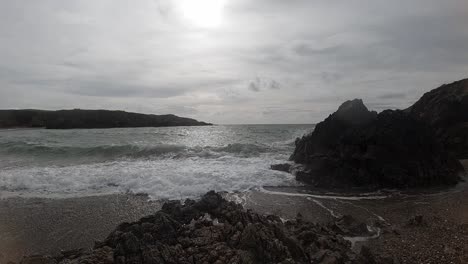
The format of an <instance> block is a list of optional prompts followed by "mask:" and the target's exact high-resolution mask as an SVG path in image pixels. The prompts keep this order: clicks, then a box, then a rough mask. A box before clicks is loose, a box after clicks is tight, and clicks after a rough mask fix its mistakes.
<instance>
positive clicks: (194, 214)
mask: <svg viewBox="0 0 468 264" xmlns="http://www.w3.org/2000/svg"><path fill="white" fill-rule="evenodd" d="M27 260H28V261H29V262H23V263H38V264H42V263H44V264H52V263H56V262H57V261H56V260H55V259H53V258H49V257H35V258H28V259H27ZM31 260H34V261H36V262H31ZM357 260H360V261H364V262H356V261H357ZM38 261H39V262H38ZM58 262H59V263H62V264H65V263H67V264H68V263H88V264H94V263H109V264H110V263H184V264H185V263H186V264H193V263H284V264H286V263H366V257H365V256H358V255H356V254H355V253H354V252H353V251H352V250H351V249H350V243H349V242H348V241H345V240H344V239H343V237H342V236H340V235H337V234H336V233H335V232H333V231H332V230H330V229H329V228H326V227H325V226H321V225H317V224H313V223H309V222H306V221H296V220H292V221H288V222H286V223H283V222H282V221H281V220H280V219H279V218H278V217H275V216H263V215H259V214H256V213H254V212H252V211H250V210H248V211H245V210H244V209H242V207H241V206H240V205H237V204H235V203H233V202H227V201H226V200H224V199H223V198H222V197H221V196H220V195H219V194H217V193H215V192H209V193H207V194H206V195H205V196H203V198H202V199H200V200H199V201H193V200H187V201H185V203H184V204H183V205H182V204H181V203H180V202H168V203H166V204H165V205H164V206H163V209H162V210H161V211H159V212H157V213H156V214H154V215H151V216H147V217H144V218H142V219H140V221H138V222H135V223H124V224H121V225H119V226H118V227H117V228H116V230H115V231H113V232H112V233H111V234H110V235H109V236H108V238H107V239H106V240H105V241H103V242H101V243H97V244H96V247H95V248H94V249H93V250H92V251H91V252H83V251H79V250H77V251H70V252H68V253H66V254H63V255H62V256H61V258H60V259H58Z"/></svg>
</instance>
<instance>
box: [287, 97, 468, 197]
mask: <svg viewBox="0 0 468 264" xmlns="http://www.w3.org/2000/svg"><path fill="white" fill-rule="evenodd" d="M291 160H293V161H295V162H296V163H300V164H303V165H304V169H303V170H301V171H298V172H296V178H297V179H298V180H301V181H304V182H307V183H310V184H313V185H316V186H320V187H346V188H347V187H367V188H369V187H371V188H380V187H391V188H406V187H423V186H434V185H447V184H455V183H457V182H458V181H459V179H460V174H461V173H463V171H464V170H463V167H462V166H461V164H460V163H459V162H458V161H457V160H455V159H454V158H452V157H451V156H450V155H449V154H448V153H447V152H446V151H445V150H444V148H443V147H442V145H441V144H439V142H438V141H437V140H436V136H435V134H434V132H433V130H432V129H431V127H429V125H427V124H426V123H425V122H423V121H420V120H417V119H415V118H413V116H411V115H409V114H407V113H405V112H403V111H392V110H386V111H383V112H382V113H380V114H377V113H375V112H371V111H369V110H367V108H366V107H365V106H364V104H363V102H362V100H357V99H356V100H353V101H347V102H345V103H344V104H343V105H342V106H340V108H339V109H338V111H336V112H335V113H333V114H332V115H330V116H329V117H328V118H327V119H325V120H324V121H323V122H321V123H319V124H317V126H316V127H315V130H314V131H313V132H312V133H311V134H309V135H306V136H304V137H303V138H301V139H298V140H296V149H295V151H294V153H293V154H292V156H291Z"/></svg>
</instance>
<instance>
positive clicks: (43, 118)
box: [0, 109, 212, 129]
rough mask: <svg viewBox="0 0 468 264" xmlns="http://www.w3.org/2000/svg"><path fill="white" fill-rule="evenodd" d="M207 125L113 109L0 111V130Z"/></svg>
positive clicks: (189, 119) (179, 118)
mask: <svg viewBox="0 0 468 264" xmlns="http://www.w3.org/2000/svg"><path fill="white" fill-rule="evenodd" d="M209 125H212V124H210V123H206V122H200V121H197V120H195V119H191V118H186V117H179V116H176V115H172V114H168V115H148V114H139V113H131V112H125V111H111V110H83V109H73V110H58V111H48V110H36V109H22V110H0V128H18V127H23V128H33V127H38V128H39V127H43V128H47V129H73V128H119V127H170V126H209Z"/></svg>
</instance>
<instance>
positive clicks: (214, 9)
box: [179, 0, 225, 28]
mask: <svg viewBox="0 0 468 264" xmlns="http://www.w3.org/2000/svg"><path fill="white" fill-rule="evenodd" d="M179 1H180V7H181V11H182V16H183V17H184V19H185V20H186V22H187V23H189V24H190V25H192V26H195V27H202V28H216V27H219V26H220V25H221V24H222V20H223V9H224V5H225V0H179Z"/></svg>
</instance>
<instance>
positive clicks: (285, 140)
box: [0, 125, 313, 199]
mask: <svg viewBox="0 0 468 264" xmlns="http://www.w3.org/2000/svg"><path fill="white" fill-rule="evenodd" d="M312 129H313V125H229V126H208V127H162V128H124V129H73V130H45V129H24V130H2V131H0V168H1V170H0V196H7V195H8V196H27V197H31V196H33V197H35V196H40V197H54V198H57V197H59V198H60V197H81V196H89V195H99V194H110V193H146V194H148V195H150V197H152V198H153V199H161V198H171V199H182V198H187V197H197V196H199V195H201V194H203V193H205V192H206V191H207V190H217V191H245V190H248V189H251V188H254V187H262V186H295V185H297V183H296V181H295V180H294V177H293V176H292V175H290V174H287V173H283V172H278V171H272V170H270V169H269V166H270V165H271V164H274V163H280V162H285V161H286V160H287V159H288V157H289V155H290V154H291V153H292V151H293V149H294V140H295V138H296V137H300V136H302V135H303V134H305V133H308V132H310V131H311V130H312Z"/></svg>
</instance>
